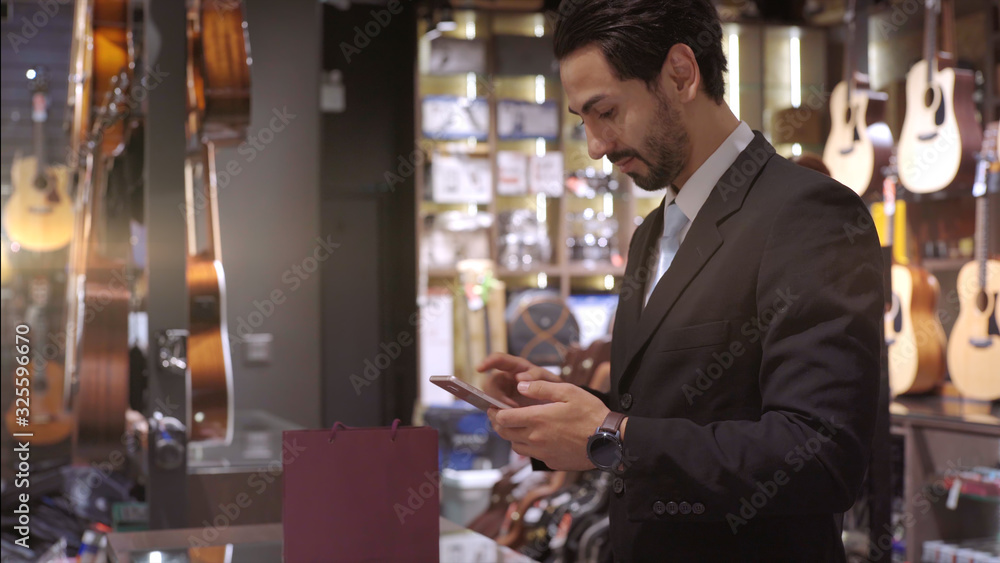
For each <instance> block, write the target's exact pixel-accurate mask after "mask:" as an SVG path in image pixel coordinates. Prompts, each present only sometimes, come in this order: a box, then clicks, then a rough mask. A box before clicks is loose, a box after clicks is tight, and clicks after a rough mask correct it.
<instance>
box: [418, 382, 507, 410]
mask: <svg viewBox="0 0 1000 563" xmlns="http://www.w3.org/2000/svg"><path fill="white" fill-rule="evenodd" d="M431 383H433V384H434V385H437V386H438V387H440V388H442V389H444V390H445V391H447V392H449V393H451V394H452V395H454V396H456V397H458V398H459V399H462V400H463V401H465V402H466V403H469V404H470V405H472V406H474V407H476V408H478V409H480V410H484V411H486V410H489V409H490V407H496V408H498V409H509V408H510V405H506V404H504V403H502V402H500V400H499V399H494V398H493V397H490V396H489V395H487V394H486V392H484V391H483V390H482V389H477V388H476V387H473V386H472V385H469V384H468V383H466V382H464V381H462V380H461V379H459V378H457V377H455V376H454V375H432V376H431Z"/></svg>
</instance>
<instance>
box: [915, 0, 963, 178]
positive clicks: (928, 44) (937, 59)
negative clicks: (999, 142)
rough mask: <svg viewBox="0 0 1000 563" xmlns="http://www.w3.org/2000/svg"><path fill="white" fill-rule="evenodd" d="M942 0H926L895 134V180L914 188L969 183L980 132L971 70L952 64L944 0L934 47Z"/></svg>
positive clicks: (948, 5)
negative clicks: (920, 51) (940, 46)
mask: <svg viewBox="0 0 1000 563" xmlns="http://www.w3.org/2000/svg"><path fill="white" fill-rule="evenodd" d="M940 2H941V0H926V8H927V13H926V16H925V23H924V58H923V60H921V61H918V62H917V63H916V64H915V65H913V67H912V68H911V69H910V71H909V73H907V75H906V115H905V117H904V118H903V129H902V131H901V133H900V136H899V181H900V183H902V184H903V185H904V186H906V189H907V190H909V191H910V192H912V193H915V194H926V193H931V192H938V191H941V190H944V189H946V188H948V187H949V186H956V188H957V186H960V185H962V184H966V185H967V184H968V183H971V182H972V180H973V176H974V174H975V168H976V160H975V158H976V151H978V150H979V147H980V145H981V143H982V132H981V131H980V130H979V125H978V124H977V122H976V107H975V103H974V102H973V98H972V93H973V90H974V89H975V79H974V76H973V73H972V72H970V71H968V70H964V69H959V68H956V67H955V66H954V61H953V58H952V57H953V54H954V53H955V50H954V34H955V23H954V17H955V16H954V6H953V4H952V0H948V1H946V2H945V9H944V21H943V25H942V28H943V31H944V41H943V43H944V48H945V49H946V51H945V52H938V51H937V15H938V13H939V12H940V11H941V4H940Z"/></svg>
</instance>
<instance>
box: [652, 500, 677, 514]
mask: <svg viewBox="0 0 1000 563" xmlns="http://www.w3.org/2000/svg"><path fill="white" fill-rule="evenodd" d="M670 504H673V503H670ZM666 511H667V505H665V504H663V501H660V500H658V501H656V502H654V503H653V514H656V515H657V516H663V513H664V512H666Z"/></svg>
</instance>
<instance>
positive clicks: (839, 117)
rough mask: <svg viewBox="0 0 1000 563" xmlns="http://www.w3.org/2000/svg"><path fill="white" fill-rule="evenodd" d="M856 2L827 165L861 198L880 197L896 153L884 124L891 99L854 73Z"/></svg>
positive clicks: (834, 100)
mask: <svg viewBox="0 0 1000 563" xmlns="http://www.w3.org/2000/svg"><path fill="white" fill-rule="evenodd" d="M855 1H856V0H850V6H849V7H848V10H847V30H848V31H847V41H846V43H845V47H844V51H845V52H844V78H843V80H841V81H840V82H839V83H837V85H836V86H835V87H834V88H833V92H832V94H831V96H830V123H831V125H830V135H829V137H827V139H826V146H825V147H824V149H823V162H824V163H825V164H826V166H827V168H829V169H830V175H831V176H833V178H834V179H835V180H837V181H838V182H840V183H841V184H844V185H845V186H847V187H849V188H851V189H852V190H854V191H855V193H857V194H858V195H860V196H864V195H865V194H873V195H875V197H878V188H879V186H881V185H882V169H883V168H884V167H885V166H886V165H888V164H889V155H890V154H891V153H892V131H890V130H889V126H888V125H886V124H885V123H884V121H883V120H884V116H885V108H886V100H887V99H888V96H887V95H885V94H883V93H881V92H875V91H872V90H870V89H869V85H868V77H867V76H866V75H864V74H860V73H857V72H855V70H854V61H855V56H856V54H855V45H854V41H855V32H854V28H855V25H856V24H855V20H856V19H857V18H856V14H855ZM865 56H867V53H866V54H865Z"/></svg>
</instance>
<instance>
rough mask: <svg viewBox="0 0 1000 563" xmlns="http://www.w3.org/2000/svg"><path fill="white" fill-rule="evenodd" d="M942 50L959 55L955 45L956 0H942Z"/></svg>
mask: <svg viewBox="0 0 1000 563" xmlns="http://www.w3.org/2000/svg"><path fill="white" fill-rule="evenodd" d="M941 2H942V4H941V50H942V51H944V52H946V53H950V54H951V55H952V56H953V57H956V58H957V57H958V52H957V50H956V47H955V0H941Z"/></svg>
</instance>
